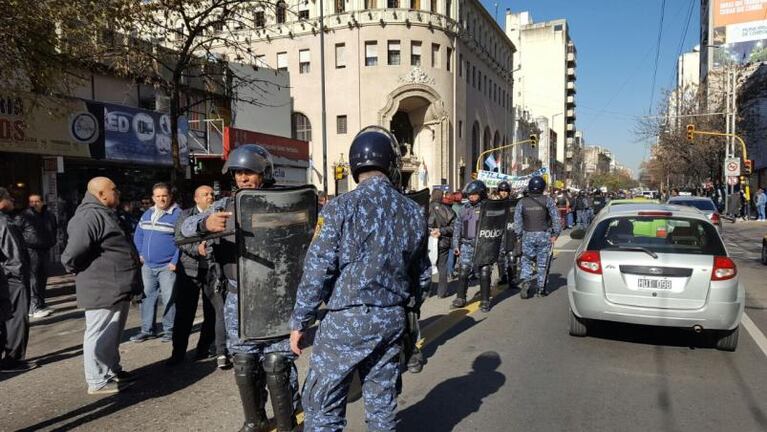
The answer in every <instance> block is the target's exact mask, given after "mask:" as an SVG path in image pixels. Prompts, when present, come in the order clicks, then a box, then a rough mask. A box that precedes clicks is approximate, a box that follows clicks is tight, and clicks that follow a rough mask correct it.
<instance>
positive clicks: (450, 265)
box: [447, 247, 455, 275]
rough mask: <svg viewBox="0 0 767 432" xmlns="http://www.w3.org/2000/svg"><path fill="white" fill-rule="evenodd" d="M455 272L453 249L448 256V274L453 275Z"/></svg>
mask: <svg viewBox="0 0 767 432" xmlns="http://www.w3.org/2000/svg"><path fill="white" fill-rule="evenodd" d="M453 272H455V252H453V248H452V247H451V248H450V252H448V255H447V274H448V275H451V274H453Z"/></svg>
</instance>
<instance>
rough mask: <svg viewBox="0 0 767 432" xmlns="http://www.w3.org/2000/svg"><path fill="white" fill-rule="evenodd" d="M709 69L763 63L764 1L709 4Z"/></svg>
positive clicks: (766, 53) (766, 39)
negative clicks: (726, 65)
mask: <svg viewBox="0 0 767 432" xmlns="http://www.w3.org/2000/svg"><path fill="white" fill-rule="evenodd" d="M712 3H713V8H712V9H711V18H712V22H713V25H712V27H713V39H712V45H715V46H717V47H720V48H721V49H716V48H715V49H714V50H713V55H714V61H713V65H714V66H715V67H716V66H721V65H723V64H728V63H738V64H742V63H749V62H757V61H765V60H767V0H713V2H712Z"/></svg>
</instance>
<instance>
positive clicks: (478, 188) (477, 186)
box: [463, 180, 487, 200]
mask: <svg viewBox="0 0 767 432" xmlns="http://www.w3.org/2000/svg"><path fill="white" fill-rule="evenodd" d="M463 194H464V195H465V196H469V195H473V194H478V195H479V199H480V200H483V199H485V198H487V186H485V182H483V181H482V180H473V181H472V182H471V183H469V184H467V185H466V187H465V188H463Z"/></svg>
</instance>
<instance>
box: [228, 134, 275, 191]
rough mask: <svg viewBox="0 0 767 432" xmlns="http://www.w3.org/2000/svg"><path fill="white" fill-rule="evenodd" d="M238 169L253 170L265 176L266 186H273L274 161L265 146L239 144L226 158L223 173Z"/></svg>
mask: <svg viewBox="0 0 767 432" xmlns="http://www.w3.org/2000/svg"><path fill="white" fill-rule="evenodd" d="M237 170H246V171H252V172H254V173H257V174H261V175H262V176H263V178H264V179H263V182H264V185H265V186H271V185H273V184H274V183H275V180H274V162H272V155H271V154H270V153H269V151H267V150H266V149H265V148H264V147H262V146H260V145H258V144H245V145H241V146H238V147H237V148H235V149H234V150H232V152H231V153H229V157H228V158H227V159H226V163H225V164H224V167H223V168H222V169H221V173H222V174H226V173H232V174H234V172H235V171H237Z"/></svg>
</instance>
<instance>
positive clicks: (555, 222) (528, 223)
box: [514, 195, 562, 290]
mask: <svg viewBox="0 0 767 432" xmlns="http://www.w3.org/2000/svg"><path fill="white" fill-rule="evenodd" d="M536 201H538V202H540V203H541V204H540V205H539V204H538V203H537V202H536ZM528 206H529V208H528V212H526V211H525V209H526V208H527V207H528ZM543 206H545V209H542V207H543ZM539 210H543V211H539ZM533 212H537V213H533ZM525 213H527V214H528V215H531V214H537V216H536V218H537V219H538V220H530V216H527V217H525V216H524V215H525ZM546 213H548V217H549V218H550V219H548V218H547V217H546ZM514 230H515V231H516V233H517V236H520V237H521V239H522V264H521V273H520V280H522V281H529V280H530V279H531V277H532V274H533V260H535V262H536V263H537V269H538V271H537V276H538V289H539V290H543V289H544V288H545V287H544V285H545V283H546V271H545V270H546V269H544V268H543V266H544V265H545V264H546V262H547V261H548V259H549V255H550V254H551V247H552V246H553V245H552V244H551V240H550V239H551V237H552V236H553V237H558V236H559V234H560V232H561V230H562V227H561V225H560V223H559V211H558V210H557V206H556V204H555V203H554V200H553V199H551V198H550V197H548V196H543V195H530V196H529V197H525V198H523V199H521V200H520V201H519V202H518V203H517V207H516V209H515V210H514Z"/></svg>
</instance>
